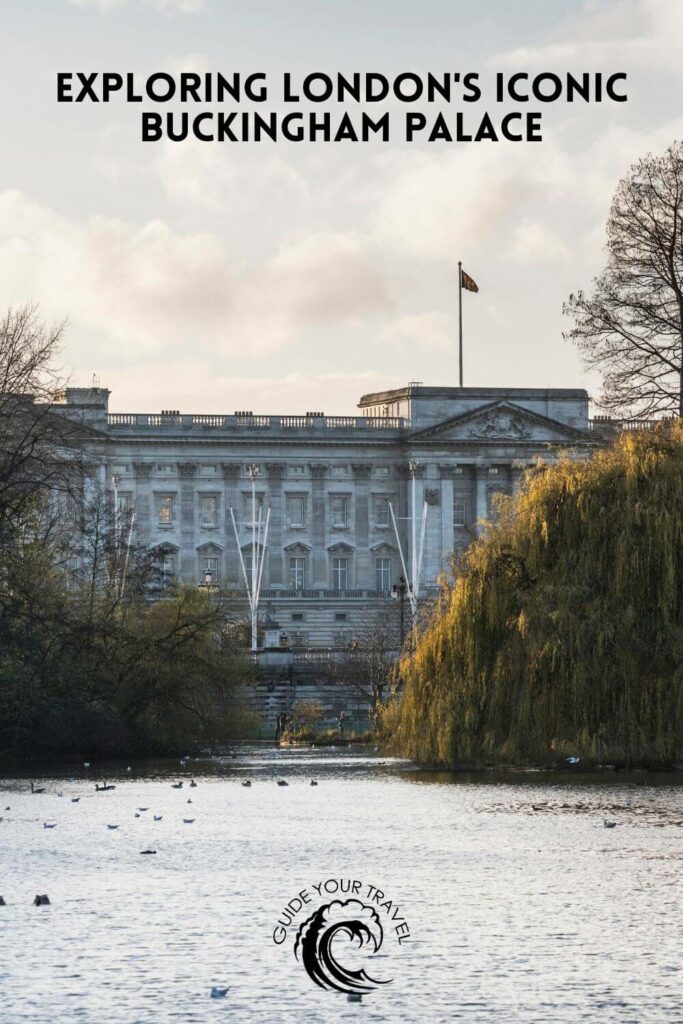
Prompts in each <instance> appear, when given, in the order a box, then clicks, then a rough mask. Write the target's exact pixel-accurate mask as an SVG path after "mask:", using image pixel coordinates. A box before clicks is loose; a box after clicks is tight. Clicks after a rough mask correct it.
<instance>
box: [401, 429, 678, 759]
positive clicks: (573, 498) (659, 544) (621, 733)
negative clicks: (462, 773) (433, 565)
mask: <svg viewBox="0 0 683 1024" xmlns="http://www.w3.org/2000/svg"><path fill="white" fill-rule="evenodd" d="M401 675H402V679H403V683H404V690H403V697H402V700H401V703H400V705H395V706H392V708H391V709H390V711H389V712H388V713H387V716H386V720H385V728H386V730H387V732H388V733H389V734H390V735H391V744H392V746H393V748H394V749H395V750H396V751H398V752H400V753H401V754H403V755H405V756H409V757H412V758H415V759H417V760H419V761H421V762H423V763H430V764H440V765H453V764H457V763H463V762H472V761H482V760H490V761H495V760H496V759H499V758H501V757H505V758H506V759H509V758H516V759H517V760H546V759H548V758H551V757H557V756H565V755H568V754H574V755H581V756H584V757H586V758H596V759H603V760H609V761H610V762H622V763H627V764H628V763H647V762H652V763H655V762H656V763H670V762H672V761H677V760H683V428H682V427H681V425H680V424H679V425H678V426H675V427H673V428H672V427H671V426H668V427H667V428H666V429H664V428H662V429H658V430H653V431H643V432H638V433H632V434H631V433H629V434H624V435H623V436H622V437H621V438H620V439H619V440H618V441H617V442H616V443H615V444H614V445H612V446H611V447H609V448H608V449H606V450H604V451H601V452H599V453H598V454H596V455H595V456H594V457H593V458H592V459H590V460H589V461H586V462H579V461H572V459H571V458H568V457H565V458H564V459H563V460H562V461H560V462H558V463H557V464H555V465H553V466H549V467H546V468H537V469H535V470H534V471H533V472H532V473H530V474H529V476H528V478H527V480H526V483H525V486H524V488H523V490H522V492H521V493H520V494H519V495H518V496H517V497H516V498H515V499H509V500H507V501H505V502H503V504H502V506H501V515H500V521H499V523H498V524H496V525H495V526H491V527H490V528H488V529H487V530H486V532H485V535H484V536H483V537H482V538H480V539H479V540H477V541H476V542H475V543H474V544H473V545H472V547H471V548H470V551H469V552H468V554H467V556H466V558H465V559H464V563H463V565H462V568H461V574H460V576H459V577H458V578H457V580H456V581H455V583H454V584H453V585H452V586H451V587H450V589H448V590H447V592H446V593H445V594H444V596H443V599H442V600H441V601H440V602H439V603H438V606H437V608H436V610H435V612H434V615H433V618H432V620H431V622H430V623H429V624H428V626H427V628H426V630H425V632H424V633H423V635H422V636H421V637H420V638H419V640H418V643H417V646H416V649H415V651H414V653H413V654H412V656H409V657H406V658H405V659H404V660H403V662H402V664H401Z"/></svg>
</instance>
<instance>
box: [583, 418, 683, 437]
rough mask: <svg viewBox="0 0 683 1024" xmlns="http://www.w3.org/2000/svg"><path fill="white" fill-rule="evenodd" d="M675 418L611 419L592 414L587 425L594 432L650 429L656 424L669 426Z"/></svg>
mask: <svg viewBox="0 0 683 1024" xmlns="http://www.w3.org/2000/svg"><path fill="white" fill-rule="evenodd" d="M677 419H678V417H677V416H663V417H662V418H661V419H656V420H645V419H642V420H641V419H635V418H634V419H626V420H619V419H613V418H612V417H611V416H594V417H593V418H592V419H591V420H590V421H589V427H590V429H591V430H594V431H595V432H596V433H604V432H605V431H620V430H651V429H652V428H653V427H657V426H670V425H671V424H673V423H675V422H676V420H677Z"/></svg>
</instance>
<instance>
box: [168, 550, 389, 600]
mask: <svg viewBox="0 0 683 1024" xmlns="http://www.w3.org/2000/svg"><path fill="white" fill-rule="evenodd" d="M161 569H162V571H163V573H164V575H165V576H168V577H173V576H175V574H176V570H177V565H176V555H175V554H172V553H168V554H165V555H163V556H162V558H161ZM200 570H201V573H202V576H204V575H205V574H206V573H207V572H210V573H211V580H212V582H213V583H219V582H220V579H219V559H218V556H216V555H205V556H203V557H202V558H201V560H200ZM306 572H307V565H306V558H303V557H301V556H294V557H292V558H290V559H289V564H288V586H289V589H290V590H305V589H306V586H307V582H306ZM330 577H331V583H332V590H349V589H350V563H349V559H348V558H347V557H345V556H337V555H335V556H334V557H333V558H332V559H331V560H330ZM391 583H392V580H391V559H390V558H376V559H375V589H376V590H381V591H386V592H388V591H390V590H391Z"/></svg>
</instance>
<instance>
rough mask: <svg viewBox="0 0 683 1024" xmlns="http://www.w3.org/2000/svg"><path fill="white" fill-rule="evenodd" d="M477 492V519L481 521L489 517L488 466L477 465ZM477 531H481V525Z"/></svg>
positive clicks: (475, 495) (475, 508) (475, 496)
mask: <svg viewBox="0 0 683 1024" xmlns="http://www.w3.org/2000/svg"><path fill="white" fill-rule="evenodd" d="M475 471H476V472H475V492H474V501H475V506H474V511H475V516H474V518H475V520H476V522H477V523H479V520H481V519H488V514H489V509H488V481H489V467H488V466H481V465H480V466H476V467H475ZM477 533H481V526H480V525H478V526H477Z"/></svg>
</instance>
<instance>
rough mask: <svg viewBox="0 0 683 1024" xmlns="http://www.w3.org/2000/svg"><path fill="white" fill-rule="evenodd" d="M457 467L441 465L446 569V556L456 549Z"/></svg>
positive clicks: (442, 546) (442, 536)
mask: <svg viewBox="0 0 683 1024" xmlns="http://www.w3.org/2000/svg"><path fill="white" fill-rule="evenodd" d="M455 469H456V467H455V466H444V465H439V475H440V477H441V565H442V567H443V568H446V566H445V564H444V562H445V556H446V554H447V553H448V552H449V551H453V549H454V548H455V527H454V525H453V498H454V491H453V477H454V476H455Z"/></svg>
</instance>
